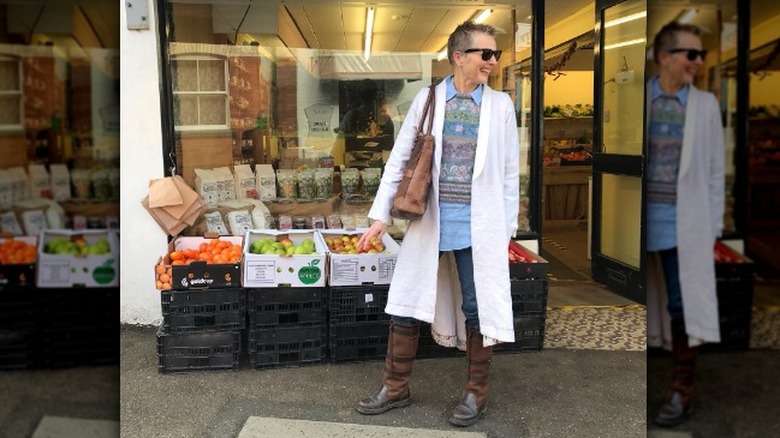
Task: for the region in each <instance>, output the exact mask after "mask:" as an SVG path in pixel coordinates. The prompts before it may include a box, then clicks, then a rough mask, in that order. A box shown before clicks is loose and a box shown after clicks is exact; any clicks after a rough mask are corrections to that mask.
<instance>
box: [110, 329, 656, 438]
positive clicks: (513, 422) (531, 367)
mask: <svg viewBox="0 0 780 438" xmlns="http://www.w3.org/2000/svg"><path fill="white" fill-rule="evenodd" d="M121 338H122V363H121V395H122V403H121V422H120V423H121V434H122V436H123V437H144V438H150V437H168V438H175V437H182V438H184V437H186V438H193V437H215V438H216V437H219V438H225V437H235V436H237V435H238V433H239V432H240V431H241V429H242V427H243V426H244V423H245V422H246V421H247V419H248V418H249V417H250V416H259V417H273V418H285V419H301V420H316V421H328V422H338V423H352V424H373V425H382V426H394V427H406V428H427V429H436V430H445V431H446V430H456V429H455V428H454V426H450V425H449V423H447V417H448V415H449V412H450V410H451V409H452V407H453V406H454V405H455V404H456V403H457V401H458V398H459V395H460V391H461V388H462V385H463V383H464V381H465V373H466V370H465V358H464V357H455V358H442V359H423V360H418V361H417V362H416V363H415V366H414V371H413V377H412V385H411V390H412V396H413V400H414V402H413V404H412V405H411V406H410V407H407V408H404V409H397V410H394V411H391V412H388V413H386V414H384V415H379V416H363V415H360V414H358V413H356V412H355V411H354V410H353V406H354V403H355V402H356V401H357V400H358V399H359V398H361V397H363V396H365V395H366V394H368V393H371V392H373V391H374V390H376V389H377V388H378V385H379V383H380V381H379V379H380V373H381V369H382V364H381V363H380V362H359V363H347V364H319V365H310V366H304V367H297V368H275V369H264V370H253V369H249V366H248V364H246V363H244V364H242V365H243V367H242V369H241V370H240V371H237V372H229V371H228V372H194V373H188V374H160V373H158V371H157V356H156V349H155V344H156V341H155V329H154V328H151V327H137V326H126V327H123V329H122V336H121ZM645 374H646V367H645V352H644V351H637V352H626V351H593V350H579V351H575V350H545V351H542V352H529V353H520V354H502V355H495V356H494V360H493V365H492V368H491V384H492V391H491V393H490V399H489V405H488V406H489V408H488V412H487V413H486V416H485V417H484V418H483V420H482V421H480V422H479V423H477V424H476V425H474V426H472V427H471V428H469V429H468V430H469V431H473V432H483V433H486V434H487V436H488V437H490V438H517V437H521V436H522V437H603V438H608V437H615V438H631V437H644V436H645V435H646V424H645V419H646V414H645V404H646V393H645ZM458 430H459V429H458Z"/></svg>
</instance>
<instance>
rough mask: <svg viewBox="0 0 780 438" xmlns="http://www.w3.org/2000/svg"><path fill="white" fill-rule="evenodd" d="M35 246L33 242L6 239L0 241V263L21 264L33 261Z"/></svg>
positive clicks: (35, 252)
mask: <svg viewBox="0 0 780 438" xmlns="http://www.w3.org/2000/svg"><path fill="white" fill-rule="evenodd" d="M36 257H37V247H36V246H35V245H33V244H30V243H27V242H24V241H21V240H16V239H7V240H4V241H3V242H0V265H22V264H29V263H34V262H35V259H36Z"/></svg>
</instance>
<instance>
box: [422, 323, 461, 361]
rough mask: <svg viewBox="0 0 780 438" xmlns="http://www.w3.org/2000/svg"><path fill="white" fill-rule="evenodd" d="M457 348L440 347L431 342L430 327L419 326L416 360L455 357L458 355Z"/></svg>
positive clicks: (426, 324) (424, 324)
mask: <svg viewBox="0 0 780 438" xmlns="http://www.w3.org/2000/svg"><path fill="white" fill-rule="evenodd" d="M458 351H459V350H458V349H457V348H454V347H452V348H450V347H442V346H441V345H439V344H437V343H436V341H434V340H433V336H432V335H431V325H430V324H428V323H424V322H423V323H421V324H420V341H419V343H418V344H417V358H418V359H426V358H435V357H455V355H457V354H458Z"/></svg>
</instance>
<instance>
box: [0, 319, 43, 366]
mask: <svg viewBox="0 0 780 438" xmlns="http://www.w3.org/2000/svg"><path fill="white" fill-rule="evenodd" d="M39 355H40V335H39V333H38V331H37V330H34V329H13V330H0V370H9V369H24V368H33V367H35V366H37V365H39V362H40V357H39Z"/></svg>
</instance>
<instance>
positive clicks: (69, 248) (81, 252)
mask: <svg viewBox="0 0 780 438" xmlns="http://www.w3.org/2000/svg"><path fill="white" fill-rule="evenodd" d="M43 252H45V253H46V254H70V255H75V256H87V255H104V254H110V253H111V245H110V244H109V243H108V240H106V239H97V240H96V241H95V243H92V244H90V243H89V242H87V240H86V239H85V238H84V237H83V236H79V235H74V236H71V237H70V238H67V237H56V238H53V239H51V240H49V241H48V242H46V245H44V247H43Z"/></svg>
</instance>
